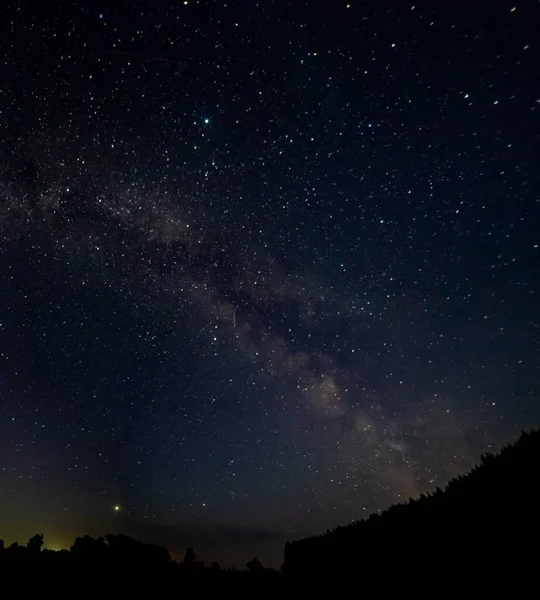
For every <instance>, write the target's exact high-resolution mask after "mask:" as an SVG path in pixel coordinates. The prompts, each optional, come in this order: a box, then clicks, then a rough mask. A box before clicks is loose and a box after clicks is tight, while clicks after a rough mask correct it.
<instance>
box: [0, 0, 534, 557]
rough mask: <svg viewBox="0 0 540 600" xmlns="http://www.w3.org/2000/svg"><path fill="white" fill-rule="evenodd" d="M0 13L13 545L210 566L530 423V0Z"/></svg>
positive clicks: (0, 304)
mask: <svg viewBox="0 0 540 600" xmlns="http://www.w3.org/2000/svg"><path fill="white" fill-rule="evenodd" d="M442 4H443V3H437V5H436V6H434V5H433V3H430V2H417V3H415V4H414V5H413V4H412V3H410V4H404V3H401V2H399V3H398V2H387V3H385V2H375V1H373V2H372V1H371V0H369V1H367V2H361V3H360V2H354V3H349V4H348V3H346V2H343V3H341V4H340V3H338V4H336V3H333V4H332V3H323V2H318V1H317V2H304V3H298V2H292V1H290V2H287V1H281V0H269V1H268V2H259V3H251V2H249V3H248V2H245V1H240V0H233V1H231V2H227V3H221V2H210V1H202V0H201V1H196V0H190V1H189V2H166V1H163V2H139V1H135V0H133V1H130V0H123V1H121V2H114V3H108V2H100V1H97V0H96V1H93V0H88V1H86V2H84V1H82V0H81V1H79V0H74V1H71V2H67V1H66V2H64V1H60V2H55V3H52V2H37V1H33V0H28V1H19V2H16V1H15V2H9V3H7V5H6V3H4V4H3V5H2V7H1V8H0V47H1V50H2V57H3V58H2V85H1V86H0V399H1V404H0V456H1V457H2V459H1V461H0V515H1V516H0V537H3V538H5V539H6V541H7V542H11V541H14V540H18V541H24V540H25V539H27V538H28V537H29V536H30V535H32V534H34V533H36V532H40V533H41V532H42V533H44V534H45V541H46V543H47V544H49V546H50V547H63V546H69V544H70V543H71V542H72V539H73V538H74V536H75V535H82V534H84V533H90V534H93V535H95V534H103V533H107V532H112V533H117V532H124V533H127V534H130V535H134V536H138V537H139V538H141V539H144V540H148V541H151V542H155V543H160V544H163V545H166V546H167V547H168V548H169V549H170V550H171V553H172V554H173V556H180V557H181V556H182V555H183V552H184V551H185V548H186V546H187V545H191V546H194V547H195V549H196V551H197V554H198V556H200V557H201V558H202V559H203V560H205V562H208V563H209V562H211V561H212V560H219V561H220V562H221V563H222V564H224V565H225V566H227V565H229V564H231V565H240V566H243V565H244V564H245V562H246V560H248V559H250V558H252V557H253V556H254V555H257V556H258V557H259V558H260V559H261V560H262V561H263V562H264V563H265V564H270V565H279V564H280V561H281V558H282V551H283V545H284V542H285V541H286V540H288V539H294V538H298V537H301V536H304V535H310V534H315V533H319V532H322V531H325V530H326V529H328V528H329V527H334V526H336V525H339V524H346V523H348V522H350V521H351V520H355V519H360V518H363V517H364V516H367V515H368V514H370V513H371V512H374V511H377V510H381V509H384V508H385V507H387V506H388V505H389V504H391V503H394V502H397V501H400V500H406V499H407V498H408V497H409V496H415V495H418V494H420V493H421V492H424V491H426V490H430V489H433V488H434V487H436V486H443V485H444V483H445V482H446V481H448V479H449V478H451V477H453V476H455V475H457V474H459V473H461V472H463V471H466V470H467V469H469V468H470V467H471V466H472V464H473V463H474V462H475V461H476V460H477V459H478V457H479V455H480V454H481V453H482V452H485V451H495V450H497V449H498V448H500V446H501V445H502V444H504V443H506V442H508V441H510V440H512V439H514V438H515V437H516V436H517V435H518V434H519V432H520V430H521V429H527V428H530V427H535V426H538V424H539V421H540V402H539V401H538V397H539V391H540V390H539V381H540V380H539V378H538V363H539V358H540V330H539V319H538V314H539V313H538V306H539V292H540V278H539V277H538V273H539V272H540V270H539V267H540V261H539V244H540V236H539V233H538V231H539V228H538V224H539V223H540V202H539V198H540V171H539V170H538V164H540V155H539V150H538V149H539V148H540V144H539V143H538V142H539V140H540V128H539V117H540V90H539V88H538V85H537V81H539V75H540V46H539V45H538V43H537V41H536V40H537V35H536V30H535V25H534V24H535V23H538V21H539V19H540V5H539V4H538V3H537V2H533V1H532V0H529V1H528V0H524V1H523V2H520V3H518V4H515V5H514V4H512V3H504V2H503V3H499V4H497V6H494V5H493V3H488V2H484V1H482V2H463V3H461V2H460V3H459V5H455V4H448V5H445V6H443V5H442Z"/></svg>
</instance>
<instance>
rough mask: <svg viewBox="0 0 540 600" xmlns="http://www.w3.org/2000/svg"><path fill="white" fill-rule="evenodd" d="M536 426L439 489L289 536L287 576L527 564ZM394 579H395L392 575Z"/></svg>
mask: <svg viewBox="0 0 540 600" xmlns="http://www.w3.org/2000/svg"><path fill="white" fill-rule="evenodd" d="M539 484H540V431H532V432H529V433H522V435H521V437H520V439H519V440H518V441H517V442H516V443H514V444H512V445H508V446H506V447H504V448H503V449H502V450H501V452H500V453H499V454H498V455H496V456H494V455H493V454H485V455H484V456H482V457H481V464H480V465H478V466H476V467H474V468H473V469H472V470H471V471H470V473H468V474H467V475H464V476H463V475H462V476H459V477H457V478H455V479H453V480H452V481H450V482H449V483H448V485H447V486H446V487H445V489H444V491H443V490H441V489H440V488H437V489H436V490H435V491H434V492H433V493H428V494H421V495H420V497H419V498H417V499H410V500H409V502H408V503H402V504H397V505H394V506H391V507H390V508H388V509H387V510H385V511H384V512H381V513H377V514H372V515H371V516H370V517H369V518H368V519H366V520H362V521H358V522H355V523H353V524H350V525H348V526H345V527H338V528H337V529H334V530H331V531H327V532H326V533H325V534H323V535H320V536H315V537H309V538H305V539H302V540H299V541H294V542H288V543H287V544H286V546H285V555H284V558H285V562H284V565H283V567H282V571H283V573H284V574H285V575H291V576H309V577H310V578H313V577H314V576H316V575H317V574H325V575H332V576H336V577H339V576H342V575H345V574H355V573H356V574H358V575H361V577H362V581H363V583H369V582H372V583H376V582H378V583H384V584H389V583H390V582H391V581H392V578H394V581H396V580H399V581H402V582H403V581H405V580H403V579H402V578H399V575H400V574H401V575H403V576H404V577H406V578H409V579H410V578H411V577H415V576H417V577H422V579H425V577H432V578H433V577H434V578H436V579H437V581H440V582H442V583H444V582H450V581H452V580H455V579H456V578H459V579H460V580H463V579H464V578H467V579H477V580H482V579H483V578H484V579H486V578H487V579H489V580H490V581H493V577H502V576H503V575H513V576H515V575H517V574H523V573H526V572H527V569H532V568H534V567H533V561H535V563H536V562H537V557H538V539H539V537H538V534H539V533H540V517H539V515H540V485H539ZM396 578H397V579H396Z"/></svg>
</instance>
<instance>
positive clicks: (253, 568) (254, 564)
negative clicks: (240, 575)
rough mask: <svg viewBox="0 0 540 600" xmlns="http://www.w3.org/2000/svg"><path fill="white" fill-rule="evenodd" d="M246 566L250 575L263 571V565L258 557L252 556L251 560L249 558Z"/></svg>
mask: <svg viewBox="0 0 540 600" xmlns="http://www.w3.org/2000/svg"><path fill="white" fill-rule="evenodd" d="M246 567H247V569H248V571H249V572H250V573H251V574H252V575H260V574H261V573H263V572H264V567H263V565H262V563H261V561H260V560H259V559H258V558H254V559H253V560H250V561H249V562H248V563H247V564H246Z"/></svg>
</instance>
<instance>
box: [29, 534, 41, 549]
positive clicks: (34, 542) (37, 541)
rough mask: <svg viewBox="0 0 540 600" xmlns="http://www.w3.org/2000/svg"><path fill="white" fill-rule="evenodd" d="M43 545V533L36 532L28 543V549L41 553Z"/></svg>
mask: <svg viewBox="0 0 540 600" xmlns="http://www.w3.org/2000/svg"><path fill="white" fill-rule="evenodd" d="M42 546H43V534H42V533H36V535H34V536H32V537H31V538H30V539H29V540H28V542H27V544H26V549H27V550H28V552H31V553H39V552H41V547H42Z"/></svg>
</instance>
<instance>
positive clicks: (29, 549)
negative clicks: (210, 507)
mask: <svg viewBox="0 0 540 600" xmlns="http://www.w3.org/2000/svg"><path fill="white" fill-rule="evenodd" d="M43 545H44V538H43V535H42V534H36V535H34V536H32V537H31V538H30V539H29V540H28V542H27V543H26V545H24V546H22V545H19V544H18V543H17V542H15V543H13V544H11V545H10V546H7V547H5V545H4V542H3V540H0V563H2V562H4V561H54V562H67V563H70V565H71V566H81V565H87V566H90V567H91V569H92V570H93V569H95V568H96V566H97V567H99V572H100V573H103V572H107V571H109V570H112V571H113V572H115V573H122V572H123V569H122V568H123V567H129V570H130V571H132V569H133V568H134V567H137V568H140V569H143V571H144V572H149V571H150V572H153V571H154V570H155V569H158V570H160V572H161V574H162V575H163V574H169V575H186V576H205V575H210V576H219V577H228V578H230V577H237V576H245V575H257V576H261V575H264V576H280V574H279V573H278V571H276V570H274V569H269V568H265V567H264V566H263V565H262V563H261V562H260V561H259V560H258V559H257V558H253V559H252V560H250V561H249V562H248V563H247V564H246V570H244V571H240V570H237V569H227V570H222V569H221V566H220V564H219V563H218V562H213V563H212V564H211V566H210V567H206V566H205V565H204V563H203V562H201V561H198V560H197V556H196V554H195V552H194V550H193V548H188V549H187V550H186V553H185V556H184V559H183V561H181V562H176V561H173V560H171V556H170V554H169V551H168V550H167V549H166V548H163V547H161V546H157V545H154V544H145V543H143V542H140V541H137V540H134V539H133V538H131V537H129V536H127V535H123V534H120V535H106V536H105V537H98V538H93V537H91V536H89V535H85V536H84V537H78V538H76V539H75V542H74V543H73V545H72V546H71V548H70V549H69V550H48V549H44V548H43Z"/></svg>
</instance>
